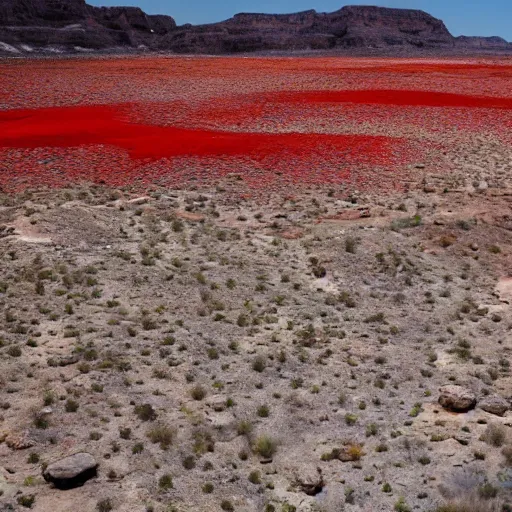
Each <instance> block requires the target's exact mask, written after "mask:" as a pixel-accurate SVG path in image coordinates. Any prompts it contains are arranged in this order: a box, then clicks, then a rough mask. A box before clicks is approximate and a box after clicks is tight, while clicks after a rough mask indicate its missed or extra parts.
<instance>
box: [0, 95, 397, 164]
mask: <svg viewBox="0 0 512 512" xmlns="http://www.w3.org/2000/svg"><path fill="white" fill-rule="evenodd" d="M124 111H126V106H123V107H122V108H119V107H116V106H115V105H108V106H105V105H99V106H91V107H65V108H47V109H37V110H14V111H7V112H3V113H2V112H0V147H3V148H40V147H54V148H55V147H56V148H67V147H77V146H82V145H97V144H103V145H110V146H115V147H118V148H121V149H124V150H126V151H127V152H128V154H129V155H130V156H131V157H132V158H135V159H149V160H158V159H161V158H173V157H183V156H194V157H203V156H229V155H244V156H247V155H249V156H253V157H256V158H257V159H264V158H265V157H267V156H273V155H278V154H281V153H292V154H299V155H301V154H303V153H304V151H319V150H320V149H321V148H325V147H326V146H330V149H331V150H335V151H338V152H340V153H343V155H344V158H345V160H347V157H351V159H352V160H354V159H355V160H356V161H367V162H375V160H376V158H377V160H378V159H379V158H382V156H383V155H385V154H387V152H388V146H389V145H390V144H391V143H392V142H393V139H391V138H388V137H382V136H365V135H321V134H314V133H279V134H276V133H273V134H269V133H243V132H242V133H240V132H227V131H225V132H222V131H212V130H199V129H195V130H191V129H183V128H175V127H166V126H152V125H143V124H135V123H130V122H129V120H128V118H127V116H126V114H124V113H123V112H124Z"/></svg>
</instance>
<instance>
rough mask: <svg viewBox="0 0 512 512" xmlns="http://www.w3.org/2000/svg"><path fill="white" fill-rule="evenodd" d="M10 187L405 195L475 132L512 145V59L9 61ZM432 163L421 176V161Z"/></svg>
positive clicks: (4, 66)
mask: <svg viewBox="0 0 512 512" xmlns="http://www.w3.org/2000/svg"><path fill="white" fill-rule="evenodd" d="M0 68H1V73H0V91H2V92H0V187H1V188H2V190H4V191H5V192H18V191H21V190H24V189H26V188H34V187H42V186H49V187H62V186H68V185H71V184H74V183H80V182H93V183H104V184H107V185H111V186H122V187H126V186H134V187H136V188H140V189H146V188H150V187H152V186H155V185H158V186H160V185H161V186H172V187H180V186H188V185H190V184H197V183H198V182H202V183H210V182H211V183H215V180H218V179H219V178H221V177H223V176H225V175H229V174H236V175H237V176H239V177H240V178H241V180H243V181H244V182H245V183H246V184H247V186H248V187H249V188H251V189H252V190H253V191H254V192H255V193H256V192H258V193H262V192H263V193H266V192H268V191H270V190H275V191H281V190H290V188H291V187H299V188H300V187H309V186H314V185H329V186H333V185H348V186H351V187H356V188H360V189H375V190H391V189H401V188H403V187H404V186H405V184H406V183H407V182H409V181H411V180H414V179H415V177H416V176H415V174H417V173H418V170H417V169H416V167H423V165H428V166H429V169H430V170H433V171H436V172H450V170H451V168H453V166H454V161H455V159H454V157H455V156H456V155H457V154H459V153H460V151H461V147H470V146H471V143H472V138H473V137H474V136H479V137H484V138H486V139H488V140H491V141H492V142H493V143H495V144H501V145H505V146H509V145H510V143H511V142H512V137H511V132H512V86H511V84H512V80H511V78H512V62H511V61H509V60H498V59H494V60H492V59H487V60H478V61H476V60H475V61H471V60H468V61H462V60H450V61H448V60H443V61H441V60H439V61H435V60H416V61H409V60H393V59H374V60H369V59H349V58H314V59H313V58H250V59H247V58H186V57H181V58H178V57H176V58H163V57H161V58H156V57H155V58H111V59H76V60H74V59H68V60H52V61H50V60H26V61H18V60H6V61H3V62H0ZM420 162H421V163H422V166H418V165H417V164H419V163H420Z"/></svg>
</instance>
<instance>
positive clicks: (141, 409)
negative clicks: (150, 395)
mask: <svg viewBox="0 0 512 512" xmlns="http://www.w3.org/2000/svg"><path fill="white" fill-rule="evenodd" d="M135 414H136V415H137V416H138V418H139V420H142V421H154V420H156V417H157V414H156V411H155V410H154V409H153V406H152V405H151V404H142V405H137V406H135Z"/></svg>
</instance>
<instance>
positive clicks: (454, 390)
mask: <svg viewBox="0 0 512 512" xmlns="http://www.w3.org/2000/svg"><path fill="white" fill-rule="evenodd" d="M439 392H440V395H439V404H440V405H441V406H443V407H444V408H445V409H448V410H450V411H454V412H466V411H469V410H470V409H473V408H474V407H475V405H476V396H475V394H474V393H473V392H472V391H471V390H470V389H468V388H465V387H463V386H456V385H448V386H443V387H442V388H441V389H440V390H439Z"/></svg>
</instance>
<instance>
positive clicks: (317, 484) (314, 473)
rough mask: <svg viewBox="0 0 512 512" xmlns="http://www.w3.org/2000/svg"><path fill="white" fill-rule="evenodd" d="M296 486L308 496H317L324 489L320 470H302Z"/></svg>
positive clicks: (296, 477) (296, 480)
mask: <svg viewBox="0 0 512 512" xmlns="http://www.w3.org/2000/svg"><path fill="white" fill-rule="evenodd" d="M295 484H296V485H297V486H298V487H299V488H300V490H301V491H302V492H304V493H305V494H307V495H308V496H316V495H317V494H318V493H319V492H321V491H322V489H323V487H324V479H323V477H322V470H321V469H320V468H316V470H313V469H309V470H308V469H306V470H301V472H300V474H299V473H297V475H296V476H295Z"/></svg>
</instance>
